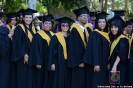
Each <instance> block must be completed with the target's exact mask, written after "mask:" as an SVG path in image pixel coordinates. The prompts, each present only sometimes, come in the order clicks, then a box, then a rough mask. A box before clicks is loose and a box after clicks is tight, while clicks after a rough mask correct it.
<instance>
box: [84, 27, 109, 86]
mask: <svg viewBox="0 0 133 88" xmlns="http://www.w3.org/2000/svg"><path fill="white" fill-rule="evenodd" d="M109 44H110V40H109V36H108V33H106V32H102V31H99V30H98V29H95V31H93V32H92V33H91V34H90V37H89V41H88V44H87V47H86V51H85V53H84V57H83V62H85V63H86V64H88V65H89V66H88V69H87V71H86V88H97V86H98V85H102V86H105V84H106V81H108V80H106V79H107V78H106V75H107V65H108V57H109ZM97 65H98V66H100V72H98V73H96V72H94V66H97Z"/></svg>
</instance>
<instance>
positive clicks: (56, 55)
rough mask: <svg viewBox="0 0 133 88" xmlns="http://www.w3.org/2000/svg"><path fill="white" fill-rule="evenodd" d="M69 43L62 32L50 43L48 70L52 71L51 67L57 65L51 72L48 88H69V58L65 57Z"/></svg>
mask: <svg viewBox="0 0 133 88" xmlns="http://www.w3.org/2000/svg"><path fill="white" fill-rule="evenodd" d="M58 34H59V36H58ZM57 36H58V37H57ZM67 43H68V37H64V36H63V34H62V32H58V33H57V34H56V35H54V36H53V37H52V39H51V41H50V48H49V54H48V58H49V59H48V65H47V66H48V67H47V69H48V71H51V65H52V64H55V71H51V72H50V76H49V82H50V86H49V87H48V88H68V87H67V86H68V85H67V82H68V69H67V57H66V58H65V56H64V53H65V54H67V52H64V50H66V49H67ZM64 48H65V49H64Z"/></svg>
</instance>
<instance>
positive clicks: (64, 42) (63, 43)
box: [56, 32, 67, 59]
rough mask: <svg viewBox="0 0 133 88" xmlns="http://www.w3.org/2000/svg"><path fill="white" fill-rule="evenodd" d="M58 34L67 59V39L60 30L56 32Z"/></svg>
mask: <svg viewBox="0 0 133 88" xmlns="http://www.w3.org/2000/svg"><path fill="white" fill-rule="evenodd" d="M56 36H57V38H58V41H59V42H60V44H61V46H62V47H63V51H64V58H65V59H67V47H66V41H65V38H64V36H63V34H62V32H58V33H56Z"/></svg>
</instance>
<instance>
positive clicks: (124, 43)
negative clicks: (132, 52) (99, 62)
mask: <svg viewBox="0 0 133 88" xmlns="http://www.w3.org/2000/svg"><path fill="white" fill-rule="evenodd" d="M128 51H129V42H128V39H127V38H126V37H125V36H124V35H120V36H119V37H118V38H116V39H115V40H114V41H113V42H112V43H111V49H110V59H109V62H110V70H111V69H112V67H113V65H114V63H115V61H116V59H117V56H119V57H120V62H119V63H118V65H117V68H116V69H117V71H120V84H117V85H121V86H124V85H126V81H127V74H128V73H127V66H128V64H127V62H128Z"/></svg>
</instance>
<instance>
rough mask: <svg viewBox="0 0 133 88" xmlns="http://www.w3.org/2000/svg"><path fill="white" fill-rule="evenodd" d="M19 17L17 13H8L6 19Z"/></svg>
mask: <svg viewBox="0 0 133 88" xmlns="http://www.w3.org/2000/svg"><path fill="white" fill-rule="evenodd" d="M17 15H18V14H17V12H12V13H7V14H6V17H7V18H14V17H17Z"/></svg>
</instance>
